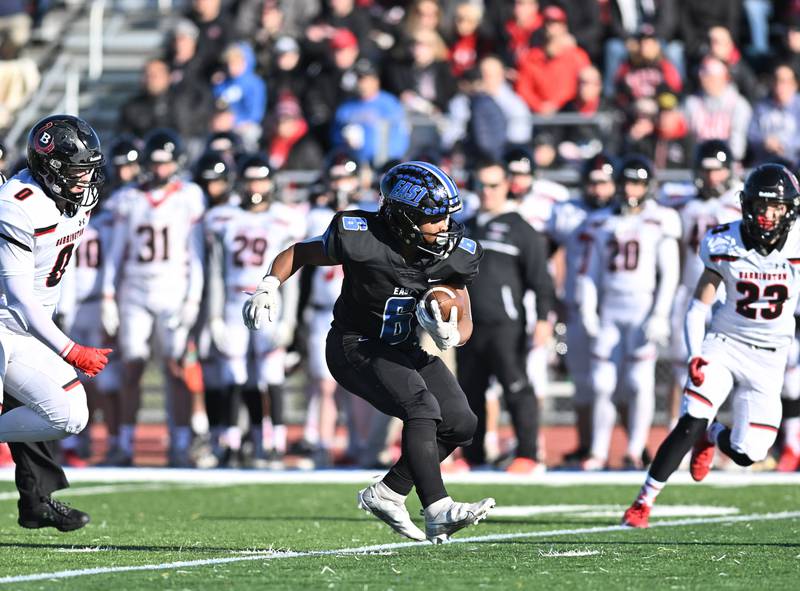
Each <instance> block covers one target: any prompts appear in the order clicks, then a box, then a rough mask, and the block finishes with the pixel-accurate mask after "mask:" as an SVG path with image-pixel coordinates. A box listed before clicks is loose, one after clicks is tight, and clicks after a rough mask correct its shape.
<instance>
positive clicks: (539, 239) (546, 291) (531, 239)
mask: <svg viewBox="0 0 800 591" xmlns="http://www.w3.org/2000/svg"><path fill="white" fill-rule="evenodd" d="M521 227H523V228H525V241H524V242H523V244H522V245H521V246H522V252H523V258H522V260H521V261H520V262H521V263H522V267H523V268H522V272H523V275H524V281H525V287H526V288H528V289H530V290H533V292H534V293H535V294H536V317H537V318H539V319H540V320H545V319H546V318H547V315H548V314H549V313H550V312H551V311H552V310H553V307H554V306H555V299H556V296H555V287H554V286H553V278H552V277H550V273H549V272H548V270H547V258H548V257H547V255H548V253H549V247H548V243H547V238H545V236H544V235H543V234H540V233H539V232H537V231H536V230H534V229H533V228H531V227H530V226H528V224H527V223H526V224H525V225H524V226H521Z"/></svg>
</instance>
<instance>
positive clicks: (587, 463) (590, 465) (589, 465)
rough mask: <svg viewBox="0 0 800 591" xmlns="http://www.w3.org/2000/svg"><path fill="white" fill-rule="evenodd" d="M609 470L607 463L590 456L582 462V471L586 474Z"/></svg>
mask: <svg viewBox="0 0 800 591" xmlns="http://www.w3.org/2000/svg"><path fill="white" fill-rule="evenodd" d="M606 468H607V466H606V463H605V462H604V461H603V460H601V459H599V458H596V457H594V456H589V457H588V458H586V459H585V460H583V461H582V462H581V470H583V471H584V472H599V471H601V470H605V469H606Z"/></svg>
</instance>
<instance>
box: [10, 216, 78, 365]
mask: <svg viewBox="0 0 800 591" xmlns="http://www.w3.org/2000/svg"><path fill="white" fill-rule="evenodd" d="M4 213H5V212H4ZM8 213H9V215H8V216H7V217H10V218H12V219H13V220H14V221H13V222H10V221H6V220H3V221H0V281H1V282H2V286H3V291H4V293H5V296H6V305H7V306H8V310H9V312H10V313H11V314H12V315H13V316H14V319H15V320H16V321H17V322H18V323H19V325H20V326H21V327H22V329H23V330H25V331H27V332H28V333H30V334H31V335H33V336H34V337H36V338H37V339H39V340H40V341H42V342H43V343H44V344H46V345H47V346H48V347H50V348H51V349H53V350H54V351H55V352H56V353H58V354H61V352H62V351H63V350H64V349H65V348H66V347H67V346H68V345H69V343H70V342H71V341H70V339H69V338H68V337H67V335H65V334H64V333H63V332H61V330H59V328H58V327H57V326H56V324H55V322H53V318H52V316H51V314H50V313H49V312H48V311H47V310H46V309H45V308H44V307H43V306H42V305H41V304H40V303H39V302H38V301H37V300H36V295H35V293H34V290H33V282H34V269H35V261H34V256H33V248H34V238H33V233H34V230H33V226H32V225H31V223H30V220H29V219H28V218H27V216H24V215H21V214H20V213H19V212H16V211H14V210H9V212H8ZM28 226H30V227H28Z"/></svg>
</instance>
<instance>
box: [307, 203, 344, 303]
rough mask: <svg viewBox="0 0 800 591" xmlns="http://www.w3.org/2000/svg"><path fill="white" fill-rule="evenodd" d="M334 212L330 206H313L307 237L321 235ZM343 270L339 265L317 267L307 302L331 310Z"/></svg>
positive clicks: (339, 290) (309, 216) (340, 288)
mask: <svg viewBox="0 0 800 591" xmlns="http://www.w3.org/2000/svg"><path fill="white" fill-rule="evenodd" d="M334 215H336V212H335V211H333V210H332V209H331V208H330V207H315V208H313V209H312V210H311V211H310V212H309V214H308V235H309V237H314V236H322V235H323V234H324V233H325V230H327V229H328V226H329V225H330V223H331V220H332V219H333V216H334ZM343 281H344V271H343V270H342V266H341V265H333V266H330V267H317V268H316V269H314V275H313V276H312V279H311V294H310V296H309V303H310V304H311V306H312V307H314V308H317V309H320V310H330V311H332V310H333V305H334V304H335V303H336V300H337V299H338V298H339V294H341V293H342V282H343Z"/></svg>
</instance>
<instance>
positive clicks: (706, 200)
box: [670, 140, 742, 420]
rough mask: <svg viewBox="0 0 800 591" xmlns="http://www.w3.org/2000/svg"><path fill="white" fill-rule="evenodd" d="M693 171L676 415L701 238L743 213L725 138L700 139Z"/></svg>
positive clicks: (686, 214)
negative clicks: (685, 322)
mask: <svg viewBox="0 0 800 591" xmlns="http://www.w3.org/2000/svg"><path fill="white" fill-rule="evenodd" d="M694 174H695V181H694V183H695V186H696V187H697V193H696V194H695V195H694V196H693V197H692V198H690V199H689V200H688V201H686V202H684V203H683V204H680V205H679V206H678V207H677V210H678V213H679V215H680V217H681V227H682V231H681V239H680V248H681V280H680V284H679V286H678V291H677V292H676V294H675V303H674V304H673V306H672V320H671V325H672V336H671V344H670V349H671V357H672V364H673V373H674V379H675V391H674V392H673V400H674V401H675V404H674V407H675V408H670V415H671V416H675V415H677V412H678V408H677V406H678V403H679V401H680V396H681V393H682V391H683V385H684V384H685V383H686V377H687V373H686V344H685V341H684V338H683V321H684V319H685V318H686V310H687V309H688V308H689V303H690V302H691V301H692V293H693V292H694V288H695V286H696V285H697V280H698V279H699V278H700V275H702V273H703V263H702V261H701V260H700V257H698V252H699V251H700V242H701V241H702V240H703V237H704V236H705V235H706V232H707V231H708V230H709V229H710V228H713V227H715V226H717V225H718V224H722V223H725V222H730V221H734V220H737V219H740V218H741V216H742V210H741V206H740V204H739V198H738V193H739V191H740V190H741V183H740V182H738V181H737V180H736V178H735V176H734V172H733V154H732V153H731V151H730V148H729V147H728V144H727V143H725V142H724V141H722V140H706V141H705V142H703V143H701V144H700V145H699V146H698V147H697V152H696V154H695V160H694ZM675 420H677V416H675Z"/></svg>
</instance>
